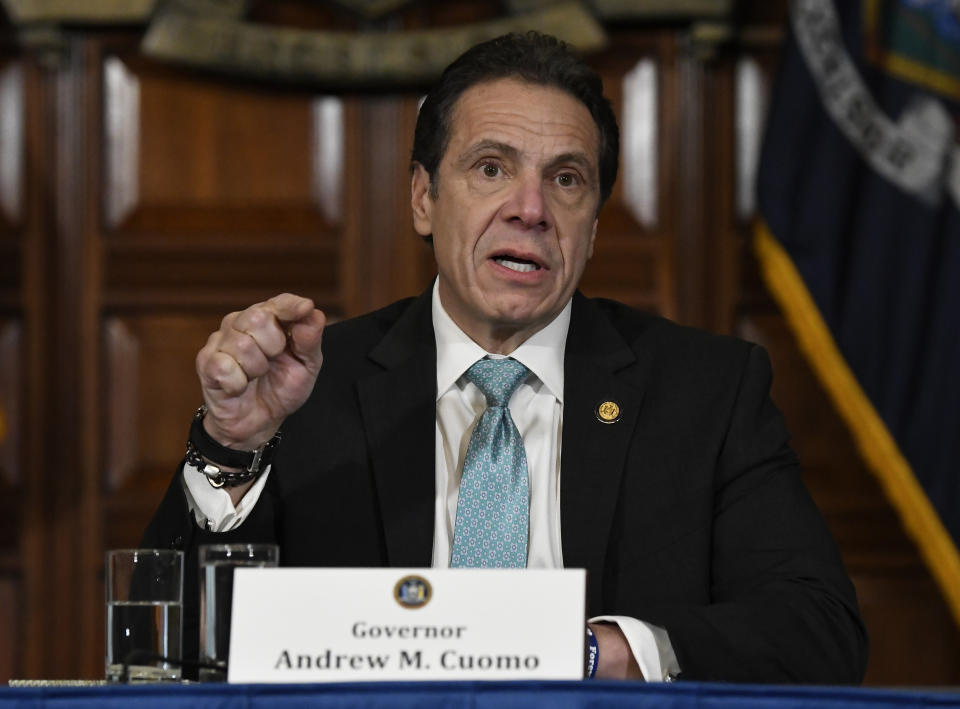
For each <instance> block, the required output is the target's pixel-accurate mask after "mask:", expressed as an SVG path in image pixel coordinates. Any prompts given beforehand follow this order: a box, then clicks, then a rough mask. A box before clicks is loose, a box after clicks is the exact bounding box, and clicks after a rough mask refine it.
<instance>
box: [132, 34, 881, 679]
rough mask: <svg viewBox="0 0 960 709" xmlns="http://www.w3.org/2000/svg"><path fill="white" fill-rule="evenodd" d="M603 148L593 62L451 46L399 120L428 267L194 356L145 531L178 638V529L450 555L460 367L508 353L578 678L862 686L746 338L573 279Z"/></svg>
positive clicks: (604, 171) (419, 562)
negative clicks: (413, 118)
mask: <svg viewBox="0 0 960 709" xmlns="http://www.w3.org/2000/svg"><path fill="white" fill-rule="evenodd" d="M618 150H619V148H618V138H617V128H616V122H615V119H614V117H613V114H612V111H611V110H610V107H609V104H608V103H607V101H606V100H605V99H604V98H603V97H602V93H601V87H600V81H599V79H598V78H597V77H596V76H595V75H594V74H593V72H592V71H590V70H589V69H588V68H587V67H586V66H585V65H584V64H582V63H581V62H580V61H579V60H578V59H577V58H576V57H574V56H573V55H572V54H571V53H570V52H569V51H568V50H567V49H566V48H565V47H564V46H563V45H562V44H560V43H558V42H557V41H556V40H553V39H552V38H548V37H543V36H539V35H525V36H508V37H504V38H499V39H497V40H493V41H491V42H488V43H484V44H482V45H478V46H477V47H475V48H473V49H472V50H470V51H469V52H467V53H466V54H465V55H464V56H463V57H461V58H460V59H458V60H457V61H456V62H454V63H453V64H452V65H451V66H450V67H449V68H448V69H447V71H446V72H445V73H444V76H443V78H442V79H441V81H440V83H439V84H438V87H437V88H435V89H434V90H433V91H431V93H430V95H429V96H428V97H427V99H426V101H425V103H424V105H423V107H422V109H421V113H420V117H419V119H418V124H417V132H416V136H415V142H414V153H413V176H412V190H411V193H412V199H411V202H412V207H413V218H414V225H415V227H416V229H417V231H418V232H419V233H420V234H422V235H423V236H424V237H425V238H428V239H430V240H431V241H432V244H433V248H434V252H435V255H436V259H437V265H438V278H437V280H436V282H435V283H434V285H433V286H432V287H431V288H430V289H429V290H428V291H427V292H426V293H424V294H422V295H421V296H420V297H418V298H415V299H410V300H406V301H401V302H399V303H395V304H393V305H391V306H389V307H387V308H385V309H383V310H380V311H377V312H374V313H371V314H369V315H365V316H363V317H361V318H357V319H354V320H349V321H346V322H343V323H338V324H336V325H332V326H330V327H329V328H327V329H326V330H325V329H324V325H325V320H324V316H323V314H322V313H320V312H319V311H317V310H315V309H314V308H313V304H312V303H311V302H310V301H308V300H305V299H302V298H298V297H296V296H293V295H288V294H287V295H282V296H277V297H276V298H273V299H271V300H270V301H267V302H265V303H260V304H257V305H255V306H252V307H251V308H249V309H247V310H245V311H243V312H240V313H232V314H230V315H228V316H227V317H226V318H225V319H224V321H223V323H222V325H221V328H220V330H218V331H217V332H216V333H214V334H212V335H211V336H210V339H209V340H208V342H207V345H206V346H205V347H204V348H203V349H202V350H201V352H200V353H199V354H198V356H197V368H198V373H199V376H200V380H201V384H202V386H203V395H204V402H205V408H204V409H203V410H202V411H201V412H198V416H197V418H196V419H195V422H194V426H193V427H192V429H191V437H190V440H191V444H190V447H189V449H188V456H187V461H186V463H185V465H184V468H183V472H182V475H178V477H177V479H176V480H175V481H174V484H173V485H171V487H170V489H169V491H168V493H167V495H166V497H165V498H164V500H163V502H162V503H161V506H160V509H159V510H158V512H157V515H156V517H155V518H154V520H153V522H152V523H151V525H150V528H149V529H148V531H147V534H146V536H145V539H144V544H145V545H149V546H170V545H173V546H179V547H182V548H185V549H186V550H187V551H188V559H187V571H188V579H187V592H186V597H187V607H186V613H185V616H186V618H185V645H186V649H187V654H188V655H190V654H193V652H195V649H193V652H191V649H192V648H195V647H196V644H195V638H196V606H195V605H193V603H192V600H193V599H195V596H196V593H195V586H194V585H193V581H192V579H191V574H193V573H195V569H196V560H195V557H194V555H195V550H196V548H197V546H198V545H199V544H202V543H211V542H213V543H215V542H232V541H276V542H278V543H279V544H280V545H281V548H282V551H281V555H282V560H283V563H285V564H287V565H322V566H429V565H434V566H447V565H449V564H450V563H451V557H452V556H453V558H454V559H455V558H456V547H457V544H458V543H459V542H458V538H462V536H463V529H462V528H461V523H462V519H461V515H462V514H463V512H462V509H461V508H462V505H461V504H460V502H461V501H460V500H459V499H458V498H459V497H461V496H460V495H459V490H460V488H459V486H460V482H461V475H463V476H464V478H465V477H466V476H467V473H466V472H465V468H464V465H465V464H464V458H465V457H468V456H469V451H468V442H470V445H471V446H472V445H473V442H472V438H471V437H472V435H473V429H474V428H475V427H476V428H480V426H477V421H478V420H479V419H480V418H481V416H482V415H483V414H484V413H485V411H486V407H487V404H488V403H489V402H490V401H491V399H490V398H489V397H488V396H486V395H485V394H484V393H483V392H482V391H481V390H480V389H479V388H478V387H479V386H480V385H478V384H477V383H476V382H475V381H474V380H473V379H471V378H470V376H469V370H472V369H473V364H474V363H475V362H476V361H477V360H493V361H494V362H502V361H503V359H504V358H505V356H509V359H510V360H513V361H514V362H519V363H520V364H522V365H523V369H522V373H521V377H520V378H521V380H522V381H521V382H520V384H519V385H518V388H516V389H514V390H512V392H513V393H512V394H511V395H510V398H509V404H508V406H506V407H504V408H506V409H508V410H509V412H508V413H507V414H506V416H507V418H508V419H509V420H510V423H509V424H508V425H509V426H512V427H513V430H515V431H516V432H517V433H518V434H519V436H522V448H523V449H524V454H523V459H524V462H523V468H522V469H523V471H524V475H523V477H522V483H523V486H522V488H523V491H524V495H526V496H528V497H524V498H523V499H524V500H525V503H524V504H525V507H526V510H525V512H524V515H525V517H524V522H523V527H522V529H523V532H522V536H523V546H524V549H523V550H522V552H523V559H524V562H523V563H524V565H528V566H539V567H558V566H567V567H583V568H586V569H587V570H588V573H589V589H588V603H589V612H590V613H591V614H592V615H594V616H595V617H594V618H593V619H592V620H591V623H590V627H591V629H592V631H593V632H594V633H595V634H596V637H597V640H598V642H599V670H598V673H597V676H605V677H640V676H643V677H645V678H646V679H648V680H662V679H671V678H673V677H676V676H682V677H683V678H691V679H723V680H741V681H751V680H752V681H801V682H802V681H808V682H858V681H860V679H862V676H863V671H864V666H865V658H866V635H865V632H864V629H863V625H862V623H861V621H860V618H859V615H858V611H857V606H856V598H855V595H854V592H853V588H852V586H851V584H850V582H849V580H848V579H847V576H846V574H845V572H844V570H843V566H842V564H841V562H840V559H839V556H838V553H837V551H836V548H835V546H834V544H833V541H832V540H831V538H830V535H829V533H828V532H827V530H826V527H825V525H824V523H823V521H822V519H821V518H820V516H819V513H818V512H817V510H816V508H815V507H814V505H813V503H812V501H811V500H810V498H809V495H808V494H807V492H806V490H805V489H804V487H803V485H802V482H801V480H800V474H799V467H798V464H797V460H796V457H795V456H794V454H793V453H792V451H791V450H790V449H789V447H788V443H787V433H786V430H785V427H784V425H783V421H782V418H781V416H780V414H779V413H778V412H777V410H776V408H775V407H774V406H773V404H772V402H771V401H770V399H769V384H770V369H769V363H768V361H767V358H766V355H765V353H763V351H762V350H761V349H760V348H758V347H756V346H752V345H749V344H747V343H743V342H740V341H737V340H734V339H732V338H722V337H716V336H712V335H708V334H706V333H702V332H698V331H694V330H690V329H687V328H681V327H678V326H676V325H673V324H672V323H669V322H668V321H665V320H663V319H660V318H656V317H652V316H648V315H644V314H641V313H639V312H636V311H634V310H632V309H629V308H627V307H625V306H622V305H619V304H617V303H613V302H610V301H602V300H588V299H586V298H584V297H583V296H581V295H580V294H578V293H576V286H577V283H578V282H579V280H580V276H581V274H582V272H583V269H584V267H585V265H586V262H587V260H588V259H589V258H590V255H591V254H592V250H593V245H594V239H595V236H596V228H597V213H598V211H599V208H600V206H601V205H602V203H603V201H604V200H605V199H606V197H607V196H608V195H609V194H610V190H611V188H612V185H613V182H614V179H615V176H616V169H617V154H618ZM321 338H322V340H323V343H322V353H321ZM321 364H322V367H321ZM489 405H490V407H493V406H494V404H492V403H490V404H489ZM514 422H515V423H514ZM281 426H282V440H281V441H279V443H275V442H274V441H275V439H274V438H273V436H274V433H275V432H276V431H277V430H278V429H281ZM266 460H269V461H270V465H267V466H264V465H261V463H262V462H264V461H266ZM243 468H250V469H251V472H250V473H246V472H245V471H244V470H243ZM527 470H529V473H528V475H527ZM208 481H209V482H208ZM211 485H223V487H222V488H219V489H214V487H211ZM527 500H528V501H527ZM527 511H528V512H529V521H528V522H527V521H526V512H527ZM520 632H522V629H521V631H520Z"/></svg>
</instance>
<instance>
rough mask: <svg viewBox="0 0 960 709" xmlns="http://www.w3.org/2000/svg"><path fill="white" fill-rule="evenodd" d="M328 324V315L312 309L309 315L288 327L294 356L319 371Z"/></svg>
mask: <svg viewBox="0 0 960 709" xmlns="http://www.w3.org/2000/svg"><path fill="white" fill-rule="evenodd" d="M326 324H327V318H326V316H324V314H323V313H322V312H320V311H319V310H312V311H311V312H310V314H309V315H308V316H307V317H305V318H302V319H301V320H298V321H297V322H295V323H292V324H291V325H290V327H289V328H288V332H289V334H290V337H289V346H290V351H291V352H292V353H293V356H294V357H296V358H297V359H299V360H300V361H301V362H303V363H304V365H305V366H307V367H308V368H310V369H312V370H314V371H319V370H320V365H321V364H323V353H322V351H321V345H322V342H323V328H324V327H325V326H326Z"/></svg>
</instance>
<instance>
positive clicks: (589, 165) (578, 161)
mask: <svg viewBox="0 0 960 709" xmlns="http://www.w3.org/2000/svg"><path fill="white" fill-rule="evenodd" d="M567 163H573V164H574V165H577V166H578V167H580V168H581V169H582V170H584V171H585V172H589V173H591V174H592V173H593V172H594V171H595V170H596V169H597V166H596V163H595V162H594V161H593V160H591V159H590V158H589V157H588V156H587V154H586V153H581V152H579V151H577V152H570V153H561V154H560V155H557V156H555V157H553V158H552V159H551V160H550V162H549V165H548V166H549V167H551V168H555V167H558V166H560V165H563V164H567Z"/></svg>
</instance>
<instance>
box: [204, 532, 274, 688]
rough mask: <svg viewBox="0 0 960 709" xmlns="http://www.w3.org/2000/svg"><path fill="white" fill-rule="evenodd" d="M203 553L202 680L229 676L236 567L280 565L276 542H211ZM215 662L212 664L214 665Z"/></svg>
mask: <svg viewBox="0 0 960 709" xmlns="http://www.w3.org/2000/svg"><path fill="white" fill-rule="evenodd" d="M199 556H200V662H201V663H203V664H206V665H208V667H201V668H200V681H201V682H223V681H225V680H226V679H227V660H228V654H229V652H230V615H231V611H232V610H233V570H234V569H236V568H237V567H238V566H260V567H266V566H276V565H277V562H278V560H279V558H280V548H279V547H278V546H277V545H276V544H208V545H204V546H201V547H200V549H199ZM211 665H212V666H211Z"/></svg>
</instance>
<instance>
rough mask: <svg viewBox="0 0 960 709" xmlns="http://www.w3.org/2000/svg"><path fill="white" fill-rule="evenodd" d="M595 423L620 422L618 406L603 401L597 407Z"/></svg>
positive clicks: (613, 402)
mask: <svg viewBox="0 0 960 709" xmlns="http://www.w3.org/2000/svg"><path fill="white" fill-rule="evenodd" d="M596 414H597V421H599V422H600V423H616V422H617V421H619V420H620V405H619V404H618V403H617V402H616V401H604V402H601V403H600V404H598V405H597V411H596Z"/></svg>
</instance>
